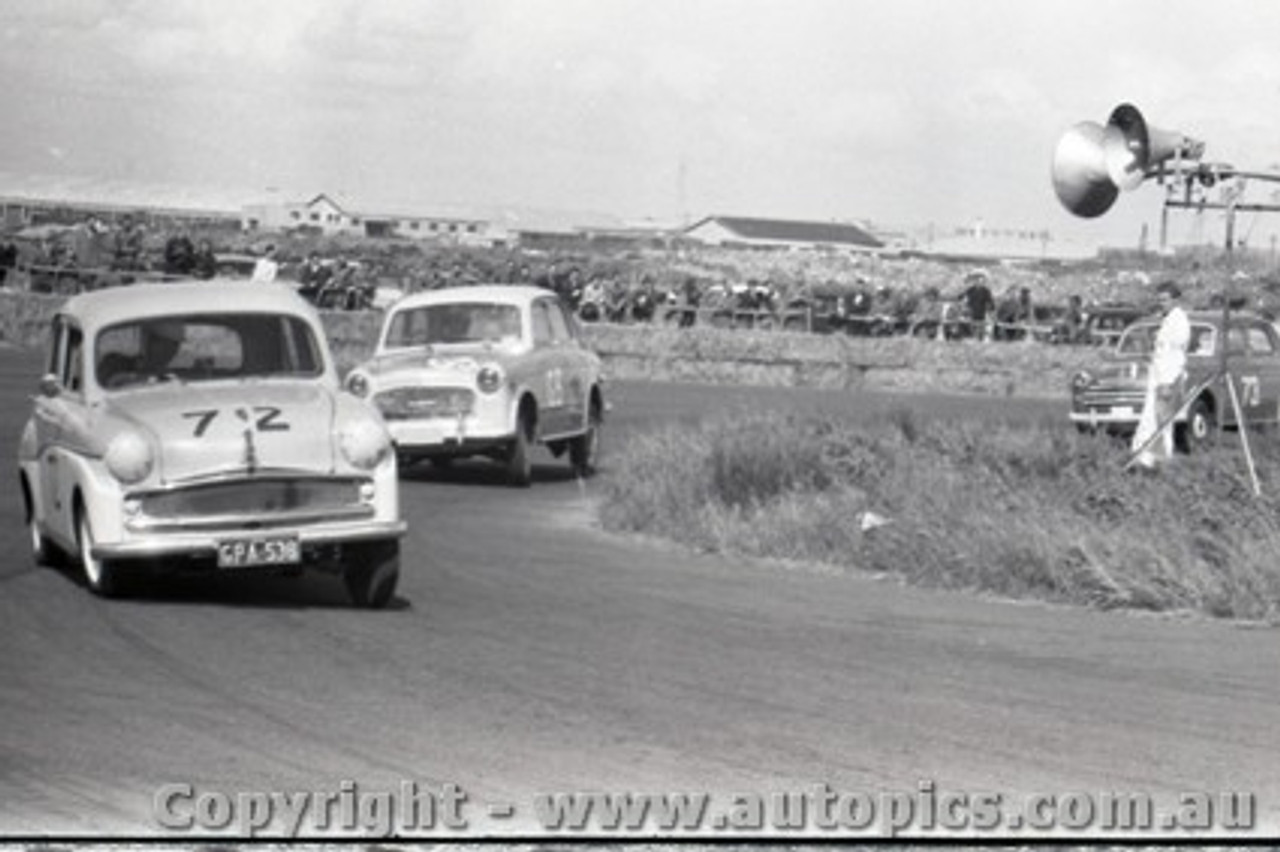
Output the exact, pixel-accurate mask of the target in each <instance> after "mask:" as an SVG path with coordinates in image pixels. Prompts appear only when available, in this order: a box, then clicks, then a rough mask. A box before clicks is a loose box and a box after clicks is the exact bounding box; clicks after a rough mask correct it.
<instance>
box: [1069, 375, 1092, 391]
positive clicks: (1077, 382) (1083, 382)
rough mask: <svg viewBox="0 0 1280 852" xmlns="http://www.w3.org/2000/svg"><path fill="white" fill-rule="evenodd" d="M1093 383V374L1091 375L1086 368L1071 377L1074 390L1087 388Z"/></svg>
mask: <svg viewBox="0 0 1280 852" xmlns="http://www.w3.org/2000/svg"><path fill="white" fill-rule="evenodd" d="M1091 384H1093V376H1091V375H1089V374H1088V373H1086V372H1085V371H1084V370H1081V371H1080V372H1078V373H1076V374H1075V375H1074V376H1072V377H1071V389H1072V390H1080V389H1081V388H1086V387H1088V386H1089V385H1091Z"/></svg>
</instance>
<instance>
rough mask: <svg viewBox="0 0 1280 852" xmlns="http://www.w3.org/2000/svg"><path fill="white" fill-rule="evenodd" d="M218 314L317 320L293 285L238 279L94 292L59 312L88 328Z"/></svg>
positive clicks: (77, 299)
mask: <svg viewBox="0 0 1280 852" xmlns="http://www.w3.org/2000/svg"><path fill="white" fill-rule="evenodd" d="M219 310H221V311H227V312H235V313H289V314H304V315H307V316H308V317H310V318H311V319H312V320H313V321H315V322H318V321H319V317H318V315H317V314H316V313H315V309H314V308H312V307H311V305H310V304H308V303H307V302H306V301H305V300H304V299H303V298H302V297H301V296H299V295H298V294H297V293H295V292H294V291H293V289H292V288H291V287H289V286H287V285H285V284H281V283H275V282H272V283H266V282H261V281H246V280H244V279H239V278H212V279H209V280H207V281H194V280H193V281H180V282H166V283H153V284H128V285H125V286H122V287H110V288H107V289H105V290H94V291H91V292H88V293H81V294H79V295H77V296H72V297H71V298H70V299H68V300H67V301H66V303H65V304H64V305H63V306H62V309H61V311H60V313H63V314H66V315H68V316H72V317H75V318H76V319H78V320H80V322H81V323H82V324H83V325H85V326H86V327H93V328H101V327H105V326H108V325H114V324H115V323H118V322H124V321H127V320H132V319H145V318H147V317H160V316H172V315H174V314H184V313H191V312H208V311H219Z"/></svg>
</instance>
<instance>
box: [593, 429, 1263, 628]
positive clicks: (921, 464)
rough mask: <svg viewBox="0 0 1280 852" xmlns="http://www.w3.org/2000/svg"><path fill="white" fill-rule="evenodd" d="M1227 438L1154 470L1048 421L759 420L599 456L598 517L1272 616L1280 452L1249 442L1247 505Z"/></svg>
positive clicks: (940, 581)
mask: <svg viewBox="0 0 1280 852" xmlns="http://www.w3.org/2000/svg"><path fill="white" fill-rule="evenodd" d="M1227 442H1228V444H1227V445H1226V446H1223V447H1220V448H1216V449H1214V450H1212V451H1210V452H1208V453H1205V454H1202V455H1199V456H1196V457H1179V458H1178V460H1177V463H1176V464H1175V465H1172V466H1170V467H1169V468H1167V469H1166V470H1164V471H1162V472H1160V473H1159V474H1155V475H1151V474H1142V473H1134V472H1124V471H1122V469H1121V468H1122V465H1123V462H1124V459H1125V458H1126V455H1127V453H1126V448H1125V447H1124V446H1123V445H1122V444H1119V443H1117V442H1114V441H1109V440H1107V439H1105V438H1091V437H1084V436H1077V435H1076V434H1075V432H1074V431H1073V430H1072V429H1071V428H1070V426H1069V425H1066V424H1061V423H1056V422H1054V423H1051V422H1044V423H1041V424H1039V425H1037V426H1034V427H1027V426H1012V425H995V426H993V425H992V424H990V423H978V422H972V423H954V422H942V421H926V420H924V419H923V418H919V417H917V416H914V415H913V414H911V413H910V412H907V411H905V410H903V411H897V412H894V413H893V414H891V415H888V416H885V417H882V418H880V419H878V420H876V421H873V422H872V423H871V424H869V425H868V424H857V425H854V424H849V423H846V422H841V421H838V420H834V419H824V418H820V417H813V416H806V417H800V416H786V415H781V414H755V415H748V416H745V417H734V418H724V419H717V420H711V421H707V422H704V423H700V424H687V423H685V424H676V425H670V426H667V427H665V428H662V429H660V430H657V431H655V432H651V433H646V434H643V435H638V436H636V437H634V438H633V439H632V440H631V441H629V442H628V443H627V444H626V445H625V446H624V447H623V448H621V449H620V450H619V451H618V452H617V453H616V454H613V453H611V458H612V461H611V464H610V471H609V472H608V474H607V475H606V476H605V477H604V478H603V480H602V483H603V490H604V493H605V497H604V501H603V503H602V505H601V510H600V511H601V517H602V521H603V523H604V526H605V527H606V528H607V529H611V530H615V531H633V532H640V533H645V534H652V535H657V536H661V537H665V538H669V539H673V540H675V541H678V542H682V543H684V544H686V545H689V546H692V547H695V548H698V549H702V550H707V551H713V552H721V553H726V554H741V555H748V556H760V557H771V558H783V559H793V560H801V561H808V562H819V563H826V564H832V565H837V566H842V567H845V568H848V569H861V570H867V571H872V572H885V573H889V574H893V575H897V576H900V577H903V578H904V579H906V580H907V581H909V582H912V583H915V584H919V585H923V586H930V587H940V588H949V589H964V590H975V591H982V592H989V593H994V594H997V595H1000V596H1006V597H1012V598H1032V599H1040V600H1047V601H1055V602H1066V603H1074V604H1082V605H1086V606H1091V607H1098V608H1129V609H1141V610H1156V611H1170V610H1192V611H1196V612H1201V613H1205V614H1208V615H1212V616H1218V617H1231V618H1247V619H1271V618H1274V617H1275V615H1276V611H1277V605H1278V603H1280V566H1278V565H1277V558H1276V557H1277V553H1280V521H1278V519H1280V441H1278V440H1277V439H1276V438H1274V437H1271V436H1265V439H1259V440H1256V441H1255V444H1256V446H1255V447H1254V450H1255V454H1256V455H1257V460H1258V466H1259V474H1260V476H1261V477H1262V488H1263V496H1262V497H1258V498H1255V497H1254V496H1253V494H1252V493H1251V491H1250V489H1249V486H1248V482H1247V479H1246V472H1245V470H1244V467H1243V465H1244V460H1243V455H1242V453H1241V452H1240V450H1239V448H1238V442H1237V439H1236V438H1235V436H1233V435H1228V436H1227ZM867 513H871V514H870V515H868V514H867ZM876 518H880V519H886V520H887V523H883V524H881V525H878V526H877V525H875V519H876ZM864 520H868V521H871V524H870V528H869V529H868V528H865V526H866V525H864V523H863V522H864Z"/></svg>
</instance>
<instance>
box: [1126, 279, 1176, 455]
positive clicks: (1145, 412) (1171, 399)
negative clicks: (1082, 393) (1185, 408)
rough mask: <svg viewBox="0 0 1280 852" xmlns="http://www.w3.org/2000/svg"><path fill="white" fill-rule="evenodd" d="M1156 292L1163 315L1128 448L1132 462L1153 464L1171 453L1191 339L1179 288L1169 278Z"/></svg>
mask: <svg viewBox="0 0 1280 852" xmlns="http://www.w3.org/2000/svg"><path fill="white" fill-rule="evenodd" d="M1156 292H1157V293H1158V294H1159V295H1160V307H1161V310H1162V311H1163V313H1164V319H1163V320H1161V322H1160V329H1159V330H1158V331H1157V332H1156V339H1155V345H1154V346H1153V347H1152V349H1151V365H1150V367H1149V368H1148V369H1147V396H1146V399H1145V401H1144V402H1143V405H1142V415H1141V417H1139V418H1138V428H1137V430H1136V431H1135V432H1134V433H1133V444H1132V448H1133V450H1134V451H1135V452H1137V450H1138V448H1139V447H1142V446H1143V444H1146V445H1147V446H1146V449H1144V450H1142V452H1141V453H1139V454H1138V456H1137V458H1136V459H1135V462H1136V463H1137V464H1139V465H1142V466H1143V467H1147V468H1153V467H1155V466H1156V465H1157V464H1159V463H1160V462H1163V461H1168V460H1169V459H1170V458H1172V457H1173V423H1172V422H1171V421H1172V419H1173V416H1174V414H1176V413H1177V411H1178V408H1179V407H1180V406H1181V405H1182V402H1183V400H1182V394H1183V390H1184V387H1183V385H1184V383H1185V381H1184V380H1185V378H1186V372H1187V347H1188V346H1189V345H1190V343H1191V323H1190V321H1189V320H1188V319H1187V312H1186V311H1184V310H1183V309H1182V307H1181V305H1180V304H1179V302H1180V300H1181V298H1182V291H1181V290H1180V289H1178V285H1177V284H1174V283H1173V282H1172V281H1166V282H1164V283H1163V284H1161V285H1160V286H1159V287H1157V288H1156ZM1161 424H1163V425H1164V428H1163V430H1161V432H1162V434H1161V435H1160V436H1159V437H1158V438H1155V439H1154V440H1152V436H1153V435H1154V434H1155V432H1156V429H1157V428H1159V427H1160V425H1161Z"/></svg>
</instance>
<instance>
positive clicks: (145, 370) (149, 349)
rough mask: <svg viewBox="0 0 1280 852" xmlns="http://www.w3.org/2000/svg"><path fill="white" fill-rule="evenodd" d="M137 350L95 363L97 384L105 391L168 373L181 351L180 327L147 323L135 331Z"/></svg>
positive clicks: (182, 334) (168, 323) (174, 323)
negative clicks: (139, 343)
mask: <svg viewBox="0 0 1280 852" xmlns="http://www.w3.org/2000/svg"><path fill="white" fill-rule="evenodd" d="M139 334H140V335H141V346H140V348H139V352H138V353H137V354H136V355H129V354H126V353H124V352H109V353H107V354H106V355H104V356H102V359H101V360H100V361H99V362H98V383H99V384H100V385H102V386H103V387H105V388H112V387H119V386H121V385H124V384H130V383H133V382H140V381H146V380H147V379H154V378H159V377H161V376H164V375H165V374H166V373H169V372H170V370H171V366H172V364H173V360H174V357H175V356H176V355H177V354H178V350H179V349H181V348H182V342H183V339H184V337H185V332H184V329H183V326H182V323H179V322H172V321H164V320H162V321H159V322H149V323H145V324H143V325H142V326H141V327H140V328H139Z"/></svg>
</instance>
